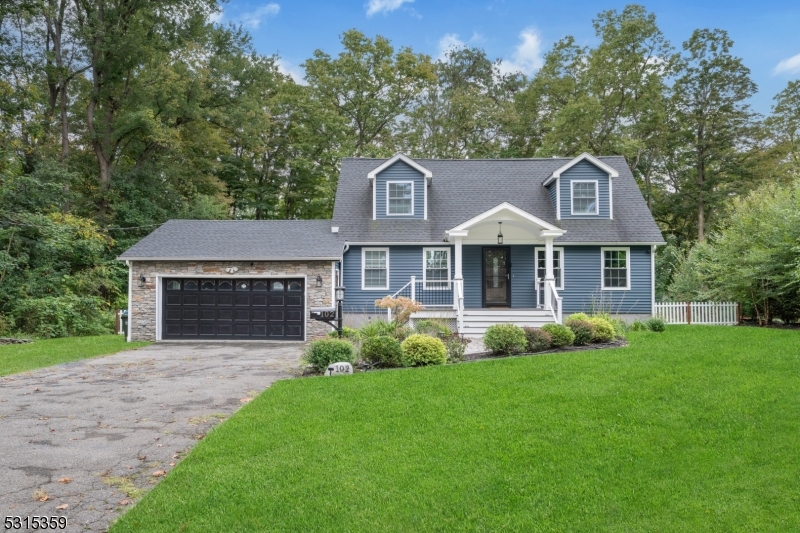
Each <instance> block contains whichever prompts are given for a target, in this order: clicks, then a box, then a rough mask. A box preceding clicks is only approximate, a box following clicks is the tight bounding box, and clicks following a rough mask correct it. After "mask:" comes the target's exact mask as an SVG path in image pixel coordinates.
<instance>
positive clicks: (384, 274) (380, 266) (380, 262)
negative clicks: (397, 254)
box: [361, 248, 389, 290]
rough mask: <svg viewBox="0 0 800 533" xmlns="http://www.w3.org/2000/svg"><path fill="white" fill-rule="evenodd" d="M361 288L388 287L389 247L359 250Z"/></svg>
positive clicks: (375, 288)
mask: <svg viewBox="0 0 800 533" xmlns="http://www.w3.org/2000/svg"><path fill="white" fill-rule="evenodd" d="M361 265H362V271H361V288H362V289H367V290H370V289H371V290H377V289H388V288H389V249H388V248H363V249H362V250H361Z"/></svg>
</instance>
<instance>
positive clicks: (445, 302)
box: [388, 276, 464, 320]
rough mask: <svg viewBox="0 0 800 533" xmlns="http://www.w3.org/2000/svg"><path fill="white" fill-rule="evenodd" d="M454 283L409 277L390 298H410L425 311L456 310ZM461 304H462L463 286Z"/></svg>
mask: <svg viewBox="0 0 800 533" xmlns="http://www.w3.org/2000/svg"><path fill="white" fill-rule="evenodd" d="M455 286H456V282H455V281H431V280H421V279H417V277H416V276H411V281H409V282H408V283H406V284H405V285H403V287H402V288H401V289H400V290H399V291H397V292H395V293H394V294H392V298H397V297H398V296H404V297H406V298H410V299H411V300H414V301H415V302H419V303H420V304H422V305H423V306H424V307H425V308H426V309H431V308H443V309H456V305H457V303H458V301H457V300H456V298H455V296H454V294H455ZM461 292H462V304H463V292H464V289H463V286H462V289H461ZM388 318H389V320H391V319H392V310H391V309H389V313H388Z"/></svg>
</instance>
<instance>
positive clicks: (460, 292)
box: [453, 279, 464, 332]
mask: <svg viewBox="0 0 800 533" xmlns="http://www.w3.org/2000/svg"><path fill="white" fill-rule="evenodd" d="M454 283H455V295H454V296H453V298H454V300H455V302H454V306H453V307H455V308H456V327H457V328H458V331H459V332H461V331H464V280H463V279H457V280H455V282H454Z"/></svg>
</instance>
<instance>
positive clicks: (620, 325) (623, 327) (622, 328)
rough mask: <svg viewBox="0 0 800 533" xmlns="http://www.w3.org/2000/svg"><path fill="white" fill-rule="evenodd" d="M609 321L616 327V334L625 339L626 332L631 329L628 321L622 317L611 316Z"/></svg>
mask: <svg viewBox="0 0 800 533" xmlns="http://www.w3.org/2000/svg"><path fill="white" fill-rule="evenodd" d="M609 322H611V326H612V327H613V328H614V336H615V337H620V338H623V339H624V338H625V333H626V332H627V331H628V329H629V327H628V324H627V322H625V321H624V320H622V319H621V318H611V319H609Z"/></svg>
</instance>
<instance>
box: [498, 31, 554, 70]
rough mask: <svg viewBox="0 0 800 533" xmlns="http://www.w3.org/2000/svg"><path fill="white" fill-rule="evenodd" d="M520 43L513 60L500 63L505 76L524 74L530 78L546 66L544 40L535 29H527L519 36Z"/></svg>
mask: <svg viewBox="0 0 800 533" xmlns="http://www.w3.org/2000/svg"><path fill="white" fill-rule="evenodd" d="M519 39H520V43H519V44H518V45H517V47H516V48H515V49H514V55H513V56H512V57H511V59H504V60H503V61H502V62H501V63H500V71H501V72H502V73H503V74H510V73H512V72H522V73H523V74H525V75H527V76H530V75H531V74H533V73H534V72H536V71H537V70H539V69H540V68H542V65H543V64H544V59H543V58H542V39H541V37H539V33H538V32H537V31H536V30H535V29H534V28H526V29H524V30H522V31H521V32H520V34H519Z"/></svg>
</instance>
